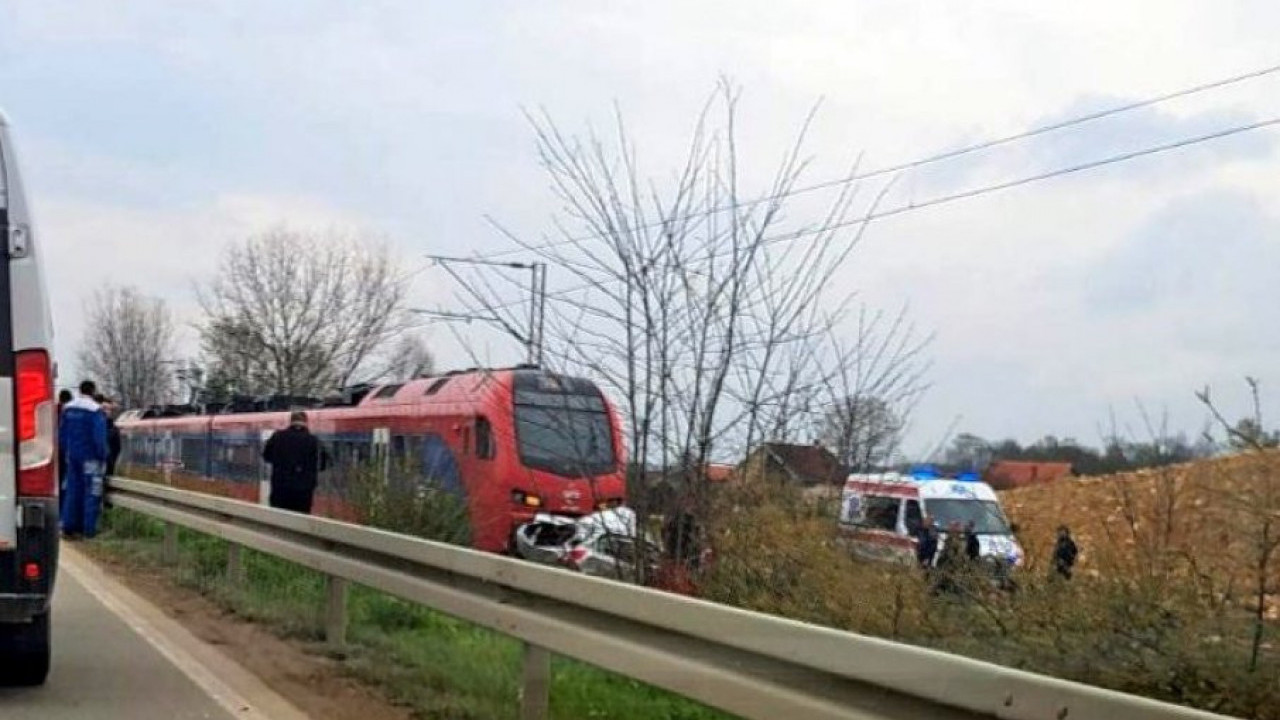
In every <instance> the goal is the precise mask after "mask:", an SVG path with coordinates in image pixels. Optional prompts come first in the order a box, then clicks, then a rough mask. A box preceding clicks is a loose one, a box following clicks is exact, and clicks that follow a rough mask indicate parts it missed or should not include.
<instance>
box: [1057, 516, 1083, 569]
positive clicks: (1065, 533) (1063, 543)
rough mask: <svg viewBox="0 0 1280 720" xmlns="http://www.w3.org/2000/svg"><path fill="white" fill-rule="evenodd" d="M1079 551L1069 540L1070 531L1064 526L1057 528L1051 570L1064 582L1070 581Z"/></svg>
mask: <svg viewBox="0 0 1280 720" xmlns="http://www.w3.org/2000/svg"><path fill="white" fill-rule="evenodd" d="M1079 554H1080V549H1079V548H1078V547H1076V541H1075V540H1073V539H1072V538H1071V530H1070V529H1069V528H1068V527H1067V526H1066V525H1060V526H1059V527H1058V542H1057V543H1056V544H1054V546H1053V569H1054V571H1055V572H1057V573H1058V574H1059V575H1061V576H1062V577H1063V579H1065V580H1070V579H1071V569H1072V568H1073V567H1075V565H1076V557H1077V556H1078V555H1079Z"/></svg>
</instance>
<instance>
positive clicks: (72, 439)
mask: <svg viewBox="0 0 1280 720" xmlns="http://www.w3.org/2000/svg"><path fill="white" fill-rule="evenodd" d="M96 392H97V387H95V386H94V384H93V381H91V380H85V381H84V382H82V383H80V397H78V398H76V399H75V400H72V401H71V402H69V403H67V405H66V407H65V408H64V409H63V411H62V424H61V425H60V426H59V428H58V442H59V444H60V446H61V447H62V456H63V458H65V460H66V465H67V474H66V492H65V493H63V495H62V508H61V511H62V532H63V534H64V535H65V536H66V537H67V538H70V539H74V538H77V537H79V536H81V535H83V536H84V537H89V538H91V537H93V536H94V535H96V534H98V513H99V509H100V507H101V501H102V471H103V469H104V465H105V463H106V460H107V455H108V452H107V416H106V414H105V413H103V412H102V407H101V406H100V405H98V403H97V402H96V401H94V399H93V396H94V394H95V393H96Z"/></svg>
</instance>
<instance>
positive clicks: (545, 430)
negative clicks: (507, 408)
mask: <svg viewBox="0 0 1280 720" xmlns="http://www.w3.org/2000/svg"><path fill="white" fill-rule="evenodd" d="M562 397H563V398H564V399H563V400H561V402H560V403H559V404H558V405H553V404H552V403H551V402H547V403H546V404H537V405H533V404H520V403H519V402H517V405H516V412H515V416H516V440H517V444H518V446H519V448H520V462H521V463H523V464H524V465H525V466H527V467H531V468H535V469H538V470H546V471H547V472H553V473H556V474H557V475H570V476H582V475H599V474H601V473H604V472H609V471H611V470H613V469H614V465H615V464H616V461H615V458H614V452H613V434H612V432H611V431H610V428H609V416H608V415H607V414H606V413H605V412H604V407H603V403H600V404H599V405H596V404H595V403H581V402H569V398H570V396H562ZM597 400H598V398H597ZM596 407H598V408H599V409H596Z"/></svg>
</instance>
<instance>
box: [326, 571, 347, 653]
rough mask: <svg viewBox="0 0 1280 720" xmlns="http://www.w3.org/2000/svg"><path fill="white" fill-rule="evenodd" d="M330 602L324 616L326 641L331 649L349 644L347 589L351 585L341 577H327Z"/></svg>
mask: <svg viewBox="0 0 1280 720" xmlns="http://www.w3.org/2000/svg"><path fill="white" fill-rule="evenodd" d="M325 585H326V586H328V591H329V592H328V595H329V602H328V603H327V605H326V607H325V614H324V639H325V641H326V642H328V643H329V645H330V646H331V647H335V648H338V647H342V646H343V645H346V643H347V588H348V586H349V583H348V582H347V581H346V580H345V579H344V578H340V577H334V576H332V575H326V576H325Z"/></svg>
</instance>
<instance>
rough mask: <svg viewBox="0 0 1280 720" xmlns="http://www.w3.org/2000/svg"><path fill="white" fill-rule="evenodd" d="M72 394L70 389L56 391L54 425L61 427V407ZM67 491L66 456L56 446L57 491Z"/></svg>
mask: <svg viewBox="0 0 1280 720" xmlns="http://www.w3.org/2000/svg"><path fill="white" fill-rule="evenodd" d="M72 399H73V398H72V395H71V391H70V390H59V391H58V415H57V417H56V418H55V419H54V422H55V423H56V427H62V409H63V408H65V407H66V406H67V403H69V402H71V400H72ZM66 491H67V458H66V455H65V454H64V453H63V452H62V446H61V444H59V446H58V492H60V493H65V492H66Z"/></svg>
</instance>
